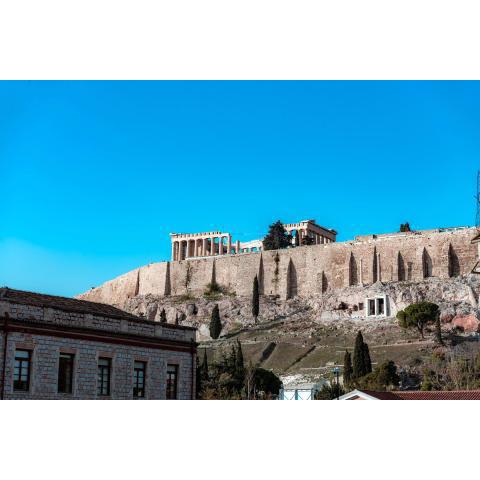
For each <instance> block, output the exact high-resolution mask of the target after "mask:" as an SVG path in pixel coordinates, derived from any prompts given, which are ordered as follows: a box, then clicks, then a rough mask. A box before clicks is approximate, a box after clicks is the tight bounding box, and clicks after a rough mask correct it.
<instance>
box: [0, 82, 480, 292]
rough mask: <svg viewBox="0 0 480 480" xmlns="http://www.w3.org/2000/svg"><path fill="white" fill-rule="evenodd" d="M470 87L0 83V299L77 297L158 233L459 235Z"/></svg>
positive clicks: (158, 249)
mask: <svg viewBox="0 0 480 480" xmlns="http://www.w3.org/2000/svg"><path fill="white" fill-rule="evenodd" d="M479 112H480V83H479V82H324V81H319V82H278V81H273V82H0V171H1V180H2V182H1V187H0V188H1V191H2V199H1V203H0V214H1V217H2V221H1V223H0V285H8V286H10V287H12V288H20V289H27V290H34V291H39V292H45V293H52V294H58V295H75V294H77V293H80V292H82V291H85V290H87V289H89V288H90V287H92V286H97V285H99V284H101V283H103V282H104V281H106V280H109V279H111V278H113V277H115V276H117V275H120V274H122V273H124V272H126V271H128V270H131V269H133V268H136V267H137V266H140V265H144V264H147V263H150V262H154V261H161V260H166V259H169V257H170V240H169V237H168V234H169V232H195V231H207V230H224V231H229V232H231V233H232V234H233V235H234V237H235V238H238V239H240V240H249V239H253V238H257V237H260V236H262V235H263V234H264V233H265V232H266V230H267V228H268V225H269V224H270V223H271V222H272V221H275V220H277V219H281V220H282V221H284V222H291V221H296V220H302V219H307V218H315V219H316V220H317V221H318V223H320V224H321V225H324V226H327V227H330V228H335V229H336V230H337V231H338V232H339V236H338V239H339V240H340V241H341V240H347V239H351V238H353V237H354V236H355V235H357V234H366V233H381V232H389V231H396V230H397V229H398V226H399V224H400V223H402V222H404V221H409V222H410V223H411V225H412V226H413V227H414V228H416V229H423V228H435V227H440V226H454V225H472V224H473V223H474V219H475V202H474V194H475V188H476V186H475V182H476V178H475V175H476V170H477V168H479V167H480V113H479Z"/></svg>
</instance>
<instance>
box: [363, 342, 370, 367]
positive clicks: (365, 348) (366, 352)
mask: <svg viewBox="0 0 480 480" xmlns="http://www.w3.org/2000/svg"><path fill="white" fill-rule="evenodd" d="M363 368H364V369H365V375H367V374H368V373H372V361H371V359H370V351H369V349H368V345H367V344H366V343H365V342H364V343H363Z"/></svg>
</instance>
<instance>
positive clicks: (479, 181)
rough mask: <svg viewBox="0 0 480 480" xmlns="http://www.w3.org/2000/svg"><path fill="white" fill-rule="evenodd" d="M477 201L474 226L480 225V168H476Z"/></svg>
mask: <svg viewBox="0 0 480 480" xmlns="http://www.w3.org/2000/svg"><path fill="white" fill-rule="evenodd" d="M475 201H476V202H477V214H476V216H475V226H476V227H477V228H479V227H480V170H477V194H476V195H475Z"/></svg>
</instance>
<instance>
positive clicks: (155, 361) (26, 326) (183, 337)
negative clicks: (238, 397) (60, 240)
mask: <svg viewBox="0 0 480 480" xmlns="http://www.w3.org/2000/svg"><path fill="white" fill-rule="evenodd" d="M195 333H196V332H195V329H194V328H191V327H184V326H178V325H171V324H164V323H162V324H161V323H158V322H151V321H148V320H145V319H142V318H139V317H136V316H134V315H131V314H129V313H127V312H124V311H122V310H119V309H117V308H115V307H112V306H110V305H102V304H98V303H93V302H87V301H82V300H76V299H71V298H63V297H54V296H50V295H41V294H36V293H31V292H23V291H19V290H12V289H9V288H2V289H0V375H1V376H0V386H1V387H0V395H1V398H2V399H166V398H171V399H173V398H176V399H193V398H195V368H196V343H195Z"/></svg>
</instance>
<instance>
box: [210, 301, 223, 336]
mask: <svg viewBox="0 0 480 480" xmlns="http://www.w3.org/2000/svg"><path fill="white" fill-rule="evenodd" d="M221 331H222V323H221V321H220V311H219V309H218V305H215V306H214V307H213V310H212V317H211V320H210V336H211V337H212V338H213V339H214V340H216V339H217V338H218V337H219V336H220V332H221Z"/></svg>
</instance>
